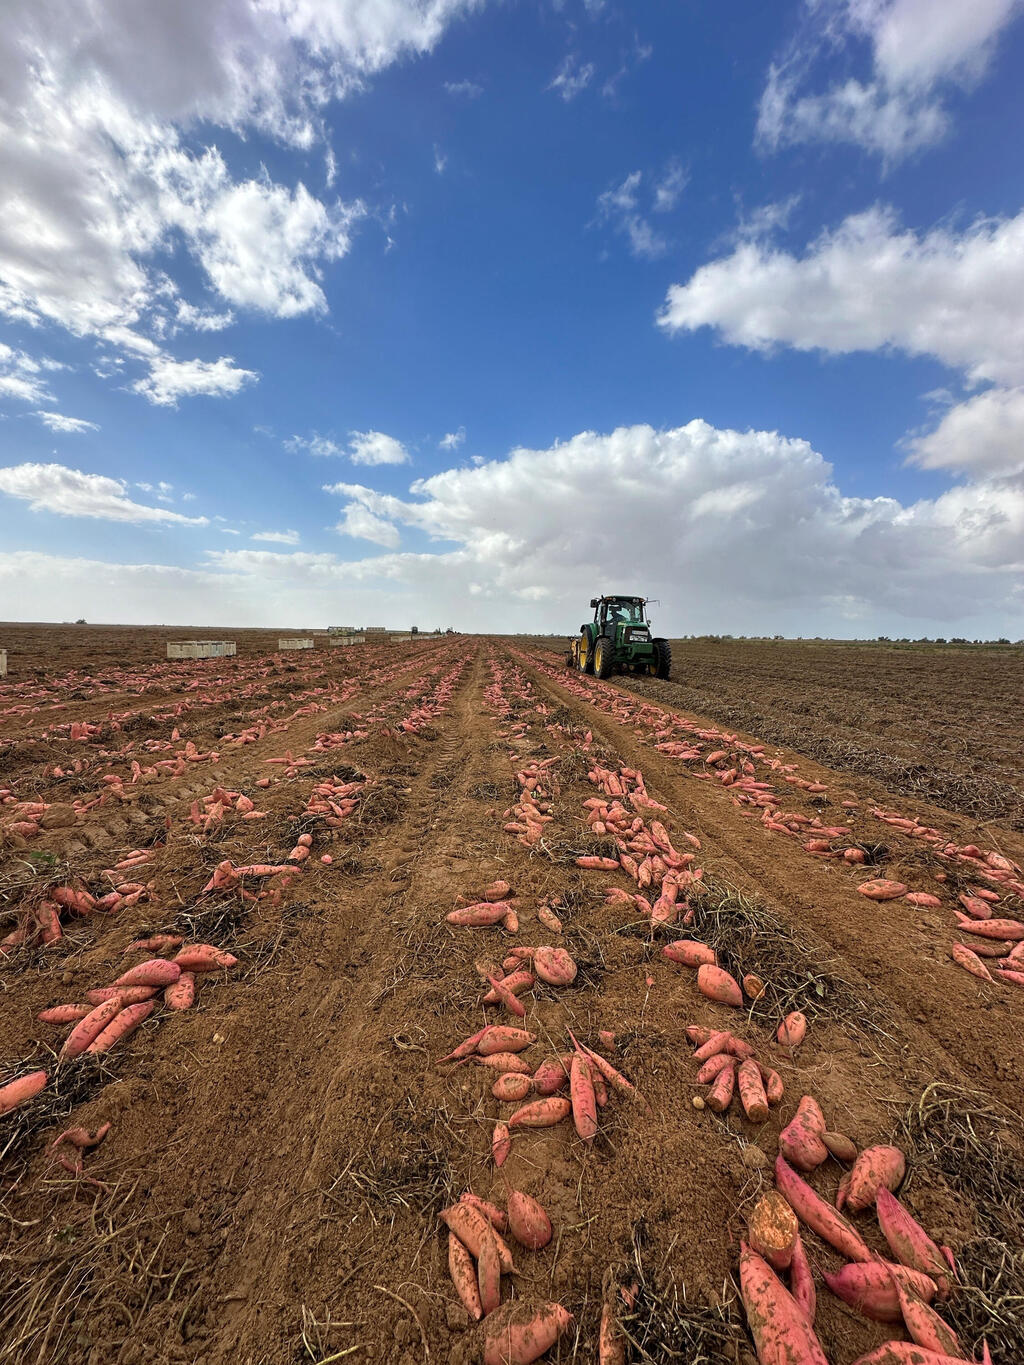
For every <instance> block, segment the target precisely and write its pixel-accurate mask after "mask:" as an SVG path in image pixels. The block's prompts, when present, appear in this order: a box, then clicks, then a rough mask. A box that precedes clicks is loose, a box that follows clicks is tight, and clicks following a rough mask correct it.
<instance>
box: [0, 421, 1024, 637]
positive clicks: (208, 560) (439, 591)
mask: <svg viewBox="0 0 1024 1365" xmlns="http://www.w3.org/2000/svg"><path fill="white" fill-rule="evenodd" d="M328 487H329V491H330V493H331V494H332V495H333V496H337V497H339V498H342V499H344V500H345V502H346V506H345V507H344V508H343V509H342V522H341V523H340V524H339V529H340V530H342V531H343V533H344V534H345V535H347V536H350V537H351V536H355V537H357V538H359V539H362V540H369V541H370V542H371V543H373V544H374V545H375V546H380V547H381V548H382V549H383V551H384V552H383V553H380V552H377V551H375V552H374V553H373V554H372V555H370V556H367V557H365V558H355V559H349V558H346V557H345V556H344V554H342V553H337V554H315V553H309V552H304V551H301V550H295V551H292V552H282V551H277V550H271V549H258V548H255V547H254V548H249V549H245V548H240V549H237V550H221V551H210V552H209V553H207V555H206V557H205V560H204V561H203V562H202V563H201V564H200V565H198V566H196V567H194V568H192V569H190V570H179V569H175V568H171V567H165V566H159V565H123V566H118V565H102V566H99V567H94V566H92V565H83V564H82V562H81V561H75V560H65V559H62V558H60V557H59V556H55V557H53V558H51V557H49V556H35V557H33V556H27V557H26V556H24V555H20V556H19V555H9V554H3V553H0V590H2V588H3V587H4V586H5V583H6V582H7V580H8V579H9V581H10V582H12V583H16V584H17V586H18V600H19V603H20V604H21V607H22V610H23V612H24V613H25V614H26V616H30V617H32V618H33V619H46V618H47V617H48V616H49V617H52V616H53V615H55V614H56V615H57V616H60V615H61V614H64V615H67V614H68V611H67V607H66V605H64V606H58V605H56V604H57V603H58V602H61V601H62V602H64V603H65V604H66V602H67V601H68V600H69V598H68V593H67V587H68V584H69V583H70V582H71V581H72V580H75V579H77V582H78V583H81V582H83V581H86V582H88V584H89V592H90V601H91V603H92V605H91V606H90V611H89V616H90V619H93V618H96V619H104V618H105V619H116V620H125V619H135V620H152V619H154V616H156V617H157V619H164V620H171V619H178V620H191V621H195V622H196V624H203V623H204V622H205V621H210V620H212V621H215V620H217V619H220V620H225V619H231V620H237V621H239V622H240V623H248V622H252V623H254V624H256V623H269V622H271V621H274V620H282V619H285V616H284V613H289V614H290V613H297V614H298V616H300V617H301V619H303V620H309V619H313V618H317V617H318V618H319V619H321V620H322V621H323V622H324V623H327V622H328V621H330V620H332V619H334V618H335V617H336V616H337V602H338V600H339V593H344V596H345V601H346V602H347V603H348V604H349V608H350V610H351V613H352V614H353V615H354V616H355V617H359V616H366V617H375V618H378V619H380V620H381V621H382V622H384V623H389V622H392V621H393V622H408V621H409V620H419V621H420V622H421V623H436V624H439V625H447V624H448V623H449V621H451V622H452V624H456V625H459V626H461V627H463V628H465V629H491V630H492V629H495V628H498V629H506V630H524V631H536V630H556V631H560V632H561V631H564V632H566V633H570V632H572V631H573V630H574V629H575V628H576V626H577V625H578V624H579V621H580V619H582V618H581V616H580V613H581V610H582V611H584V612H585V603H586V602H587V601H588V600H589V598H590V596H591V595H592V594H593V592H594V590H595V588H601V587H604V588H607V589H608V590H611V589H613V588H614V589H616V590H619V591H627V592H629V591H631V592H645V593H648V594H650V595H651V596H654V597H658V598H660V599H661V605H660V606H659V607H658V608H657V612H656V622H657V625H658V628H659V629H660V630H663V631H664V632H665V633H666V634H669V635H673V634H680V633H690V632H695V633H699V632H702V631H708V630H713V631H723V630H727V631H732V632H734V633H737V634H738V633H743V632H745V633H752V634H763V633H765V632H768V633H771V632H773V631H789V632H797V631H799V632H803V633H809V634H815V633H821V634H834V633H837V632H839V633H848V634H850V635H874V634H878V633H885V634H896V635H903V634H913V635H918V634H922V633H927V634H937V633H941V634H954V633H955V634H967V635H983V636H998V635H1010V636H1013V637H1019V636H1020V635H1022V634H1024V587H1022V577H1024V478H1022V477H1021V476H1008V475H1004V474H999V475H988V474H987V473H982V474H980V475H978V476H977V477H969V478H967V479H965V480H964V481H963V482H961V483H958V484H957V485H956V486H955V487H953V488H952V489H951V490H950V491H949V492H948V493H945V494H942V495H941V496H939V497H937V498H930V499H921V500H919V501H917V502H911V503H901V502H899V501H897V500H895V499H892V498H861V497H850V496H848V495H846V494H845V493H844V492H843V491H842V490H841V489H840V488H839V487H837V485H836V483H835V481H834V479H833V476H832V471H831V468H830V466H829V465H828V464H827V463H826V461H825V460H824V459H823V458H822V457H821V455H820V454H818V453H817V452H816V451H815V450H814V449H812V447H811V446H810V445H808V444H807V442H805V441H801V440H796V439H789V438H786V437H783V436H780V435H779V434H778V433H777V432H766V431H745V432H740V431H729V430H720V429H716V428H714V427H712V426H710V425H709V424H708V423H706V422H702V421H693V422H689V423H687V424H686V425H685V426H680V427H676V428H674V429H671V430H667V431H658V430H655V429H653V428H651V427H649V426H634V427H621V428H619V429H617V430H615V431H612V432H609V433H607V434H603V435H602V434H596V433H594V432H582V433H580V434H579V435H578V436H575V437H573V438H572V439H571V440H569V441H565V442H562V443H559V444H557V445H554V446H552V447H551V448H550V449H547V450H529V449H518V450H514V451H513V452H512V453H511V454H510V455H509V456H508V458H506V459H503V460H493V461H489V462H487V463H484V464H482V465H479V466H477V467H470V468H460V469H450V470H447V471H445V472H444V473H441V474H437V475H434V476H432V477H431V478H428V479H423V480H419V481H417V482H415V483H414V484H413V485H412V487H411V490H410V493H409V495H408V496H407V497H403V498H399V497H394V496H392V495H389V494H383V493H379V492H377V491H376V490H374V489H371V488H368V487H366V486H364V485H361V484H348V483H342V484H336V485H329V486H328ZM539 487H543V489H544V497H543V498H538V496H537V489H538V488H539ZM160 515H168V514H166V513H161V514H160ZM609 516H614V519H615V524H616V526H617V528H618V531H619V533H618V534H617V535H616V536H614V537H612V538H611V539H609V538H607V537H605V538H603V539H602V538H596V539H595V537H594V535H593V527H594V526H596V525H603V524H605V523H606V522H607V519H608V518H609ZM404 527H410V528H413V529H414V530H416V531H417V532H419V533H420V534H421V535H422V536H425V537H426V538H427V541H428V548H427V549H425V550H421V551H419V552H416V553H409V552H402V551H401V550H400V549H399V544H400V539H401V533H402V529H403V528H404ZM430 542H432V544H431V543H430ZM170 603H173V604H174V610H172V609H171V606H170V605H168V604H170ZM83 613H84V608H83ZM218 613H219V616H218Z"/></svg>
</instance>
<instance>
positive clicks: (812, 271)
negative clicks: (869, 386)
mask: <svg viewBox="0 0 1024 1365" xmlns="http://www.w3.org/2000/svg"><path fill="white" fill-rule="evenodd" d="M1021 298H1024V212H1022V213H1020V214H1019V215H1018V216H1017V217H1016V218H1010V219H999V220H984V221H980V222H978V223H975V224H974V225H973V226H971V227H969V228H967V229H965V230H964V231H963V232H960V233H956V232H954V231H952V230H949V229H945V228H935V229H933V230H932V231H930V232H928V233H925V234H924V235H921V236H919V235H918V234H916V233H914V232H911V231H909V230H904V229H901V228H900V227H899V225H898V224H897V222H896V220H895V217H894V215H893V214H892V213H891V212H889V211H886V210H884V209H878V208H875V209H869V210H868V211H867V212H865V213H860V214H856V215H854V216H853V217H850V218H847V219H846V220H845V222H843V223H842V224H841V225H840V227H839V228H838V229H837V230H836V231H834V232H826V233H824V234H822V236H821V237H819V238H818V240H817V241H815V242H813V243H812V244H811V246H810V247H809V248H808V250H807V251H806V253H805V254H804V255H803V256H800V257H798V256H793V255H790V254H789V253H788V252H784V251H777V250H773V249H771V248H770V247H769V246H767V245H765V244H761V243H746V244H743V245H740V246H738V247H737V248H736V249H735V251H733V252H732V253H731V254H730V255H728V256H724V257H722V258H720V259H718V260H715V261H712V262H710V263H709V264H707V265H704V266H701V267H700V269H699V270H697V272H696V273H695V274H694V275H693V276H692V277H691V279H690V280H689V281H688V282H687V283H686V284H677V285H673V286H672V287H671V288H670V289H669V291H668V296H667V299H666V302H665V306H664V308H663V310H662V312H661V314H660V316H659V319H658V320H659V322H660V324H661V325H662V326H663V327H664V328H665V329H666V330H667V331H669V332H679V331H684V330H688V331H693V330H696V329H697V328H700V327H714V328H716V329H717V330H718V331H719V333H720V334H721V336H722V337H723V338H724V340H726V341H728V342H731V343H732V344H734V345H739V346H747V347H751V348H753V349H756V350H766V349H769V348H770V347H772V346H774V345H776V344H778V343H782V344H785V345H788V346H793V347H795V348H796V349H797V350H802V351H809V350H823V351H827V352H831V353H835V354H838V353H845V352H850V351H861V350H877V349H879V348H881V347H893V348H896V349H898V350H902V351H904V352H906V353H907V354H909V355H928V356H934V357H935V358H936V359H938V360H940V361H942V363H943V364H945V365H948V366H950V367H951V368H953V369H959V370H963V371H964V372H965V373H966V374H967V376H968V378H969V379H970V380H971V381H973V382H982V381H991V382H995V383H1001V384H1006V383H1009V384H1016V383H1021V382H1024V310H1022V309H1021V308H1020V306H1019V305H1020V300H1021Z"/></svg>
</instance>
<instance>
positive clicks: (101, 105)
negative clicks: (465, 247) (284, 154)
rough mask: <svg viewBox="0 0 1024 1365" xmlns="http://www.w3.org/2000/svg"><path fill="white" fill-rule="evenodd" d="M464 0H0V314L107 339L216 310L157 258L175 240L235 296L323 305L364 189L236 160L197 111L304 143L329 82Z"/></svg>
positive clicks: (437, 31)
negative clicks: (331, 266)
mask: <svg viewBox="0 0 1024 1365" xmlns="http://www.w3.org/2000/svg"><path fill="white" fill-rule="evenodd" d="M477 3H478V0H175V4H174V5H173V6H170V7H169V6H168V5H167V4H166V3H165V0H135V3H132V4H128V5H126V4H124V3H123V0H91V3H89V4H88V5H83V4H81V3H79V0H48V3H47V4H46V5H45V6H40V5H39V4H38V3H37V0H7V3H6V5H5V7H4V21H3V29H2V32H0V181H2V183H3V184H4V186H5V190H6V195H5V207H4V213H3V215H2V217H0V313H6V314H7V315H8V316H10V317H12V318H15V319H18V320H21V321H27V322H31V323H40V322H54V323H57V324H58V325H60V326H62V327H65V328H67V329H69V330H70V331H71V332H73V333H75V334H77V335H106V336H107V337H108V339H109V340H110V341H111V343H112V344H116V343H115V334H116V333H117V331H118V330H119V331H120V334H121V336H122V338H126V337H127V334H128V333H130V332H132V331H135V332H137V333H138V334H140V335H141V336H143V337H147V336H149V334H150V333H152V334H154V335H156V336H161V335H164V334H165V333H167V332H168V330H169V329H171V328H173V327H174V326H175V325H192V326H197V327H203V328H206V329H210V330H213V329H215V328H216V327H219V326H220V325H222V322H223V319H224V318H225V317H226V316H227V314H226V313H224V312H223V311H220V312H208V311H206V310H198V309H195V305H193V304H188V303H187V300H186V301H185V302H186V304H187V307H186V309H185V311H184V313H180V312H179V304H180V303H181V302H182V301H183V299H182V295H181V291H180V289H179V286H178V284H177V283H176V281H175V280H173V279H171V278H170V277H169V276H168V275H167V274H166V273H165V264H166V262H167V261H168V259H169V258H170V259H173V253H175V252H177V253H179V254H181V252H182V249H183V250H184V253H187V254H189V255H190V256H191V257H192V259H193V261H194V262H195V263H196V264H197V265H198V266H199V267H200V268H201V269H202V271H203V272H204V273H205V276H206V281H207V283H208V285H209V287H210V288H212V289H213V290H215V291H216V292H217V293H218V294H219V295H220V297H221V298H223V299H225V300H227V301H228V302H229V303H231V304H233V305H235V306H237V307H241V308H251V309H258V310H261V311H263V312H266V313H268V314H270V315H271V316H284V317H288V316H293V315H295V314H297V313H300V312H310V311H321V310H322V309H323V307H324V294H323V290H322V287H321V284H320V275H321V272H322V269H323V267H324V265H325V264H326V263H329V262H330V261H332V260H335V259H337V258H338V257H339V256H341V255H343V254H344V253H345V252H346V251H347V250H348V246H349V240H350V231H351V228H352V225H353V223H354V222H355V220H356V218H357V217H358V216H359V215H360V213H361V212H362V210H361V206H360V205H358V204H345V203H342V202H341V201H339V200H335V201H333V202H326V201H325V202H321V201H320V200H318V199H316V198H315V197H314V196H313V195H312V194H310V193H309V191H308V190H307V189H306V188H305V187H304V186H303V185H302V184H301V183H300V184H297V185H294V186H286V185H281V184H278V183H275V182H274V181H272V180H271V179H270V178H269V176H268V175H266V174H263V175H261V176H260V177H258V178H248V179H238V178H236V176H235V175H234V174H233V173H232V171H231V170H230V169H229V168H228V166H227V163H226V161H225V159H224V156H223V155H222V153H221V151H220V150H219V149H218V147H217V145H215V143H214V142H213V140H212V138H211V137H210V132H209V131H208V130H210V129H214V130H216V129H220V130H224V131H227V132H229V133H230V134H231V135H232V137H231V138H230V139H228V140H227V141H228V142H236V141H237V136H242V137H245V136H246V135H247V134H248V133H250V132H257V133H259V134H261V135H263V136H266V137H269V138H271V139H274V140H276V141H277V142H280V143H286V144H288V145H290V146H292V147H295V148H298V149H302V150H308V149H310V148H311V147H312V146H313V145H314V143H316V142H317V140H318V139H321V138H322V111H323V110H324V109H325V107H326V106H327V104H328V103H329V102H330V101H332V100H335V99H339V98H343V97H344V96H346V95H347V94H349V93H351V92H353V91H355V90H357V89H358V88H359V87H360V85H361V84H362V83H363V82H364V81H365V80H366V79H367V78H368V77H370V76H372V75H373V74H374V73H375V72H378V71H381V70H383V69H384V68H385V67H387V66H388V65H389V64H391V63H393V62H395V61H397V60H399V59H401V58H403V57H406V56H409V55H413V54H417V53H424V52H427V51H429V50H430V49H431V48H432V47H433V46H434V45H435V44H436V42H437V41H438V39H439V38H440V36H441V34H442V33H443V31H444V29H445V27H446V26H447V25H448V24H449V23H451V22H452V21H453V20H454V19H456V18H458V17H459V16H461V15H462V14H465V13H467V12H468V11H470V10H472V9H473V8H475V7H476V4H477ZM203 138H210V141H209V142H204V141H202V139H203ZM189 309H193V310H195V311H193V312H192V313H191V314H189V311H188V310H189Z"/></svg>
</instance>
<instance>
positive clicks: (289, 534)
mask: <svg viewBox="0 0 1024 1365" xmlns="http://www.w3.org/2000/svg"><path fill="white" fill-rule="evenodd" d="M249 539H250V540H265V541H268V542H270V543H271V544H273V545H298V543H299V541H300V540H301V539H302V537H301V536H300V535H299V533H298V531H258V532H257V533H256V534H255V535H252V536H250V537H249Z"/></svg>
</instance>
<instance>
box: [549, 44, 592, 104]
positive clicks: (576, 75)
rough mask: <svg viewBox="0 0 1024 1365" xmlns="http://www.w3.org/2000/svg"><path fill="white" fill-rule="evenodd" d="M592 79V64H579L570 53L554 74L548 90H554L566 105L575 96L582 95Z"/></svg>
mask: <svg viewBox="0 0 1024 1365" xmlns="http://www.w3.org/2000/svg"><path fill="white" fill-rule="evenodd" d="M593 79H594V64H593V62H584V63H581V62H580V60H579V58H578V57H575V56H573V55H572V54H571V53H570V55H569V56H568V57H566V59H565V61H564V62H563V63H562V65H561V66H560V67H559V68H558V70H557V71H556V72H555V75H554V78H553V80H552V82H551V84H550V85H549V86H548V89H549V90H556V91H557V92H558V94H559V95H560V96H561V97H562V99H563V100H565V102H566V104H568V103H570V101H572V100H574V99H575V98H576V96H577V95H582V93H583V91H584V90H586V88H587V86H588V85H589V84H590V82H591V81H592V80H593Z"/></svg>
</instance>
